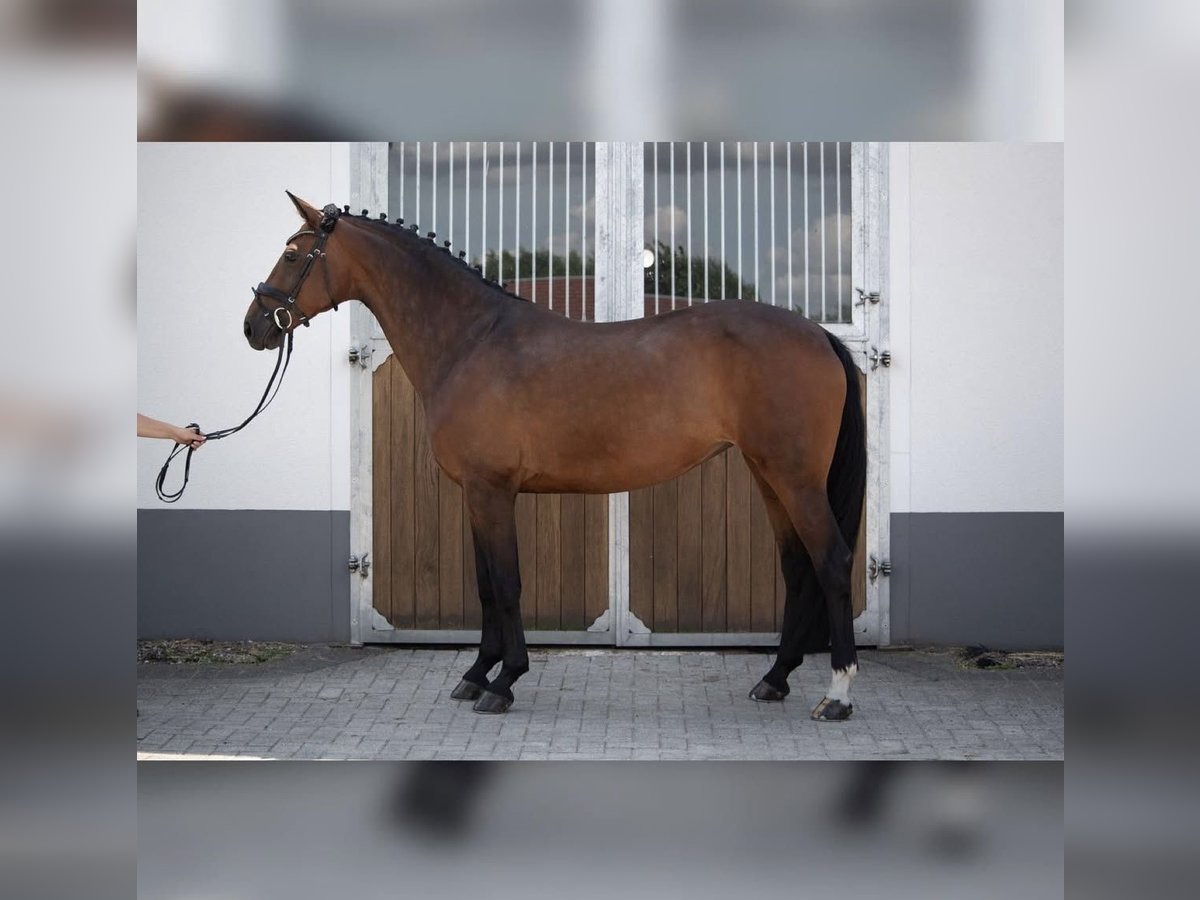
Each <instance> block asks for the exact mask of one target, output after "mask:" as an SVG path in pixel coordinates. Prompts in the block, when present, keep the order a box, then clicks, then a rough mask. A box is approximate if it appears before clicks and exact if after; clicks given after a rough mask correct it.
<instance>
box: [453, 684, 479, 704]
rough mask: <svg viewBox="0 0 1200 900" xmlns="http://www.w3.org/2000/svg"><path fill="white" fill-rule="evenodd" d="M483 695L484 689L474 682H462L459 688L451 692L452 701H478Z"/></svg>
mask: <svg viewBox="0 0 1200 900" xmlns="http://www.w3.org/2000/svg"><path fill="white" fill-rule="evenodd" d="M482 693H483V687H482V686H480V685H478V684H475V682H473V681H460V682H459V683H458V687H456V688H455V689H454V690H452V691H451V692H450V699H451V700H478V699H479V695H480V694H482Z"/></svg>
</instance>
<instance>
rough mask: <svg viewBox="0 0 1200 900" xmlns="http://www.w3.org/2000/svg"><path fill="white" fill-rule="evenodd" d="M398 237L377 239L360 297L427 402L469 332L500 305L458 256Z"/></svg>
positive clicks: (366, 269)
mask: <svg viewBox="0 0 1200 900" xmlns="http://www.w3.org/2000/svg"><path fill="white" fill-rule="evenodd" d="M401 241H403V243H401ZM401 241H397V242H396V243H395V244H387V245H382V244H380V243H378V242H377V243H376V244H375V247H376V253H375V256H374V258H373V259H371V260H369V261H368V264H367V265H366V266H364V267H363V273H364V274H363V275H362V276H361V277H362V281H363V287H362V290H361V297H362V299H363V302H364V303H365V304H366V305H367V307H368V309H370V310H371V312H372V313H373V314H374V315H375V318H376V319H378V320H379V324H380V326H381V327H382V328H383V333H384V334H385V335H386V336H387V339H388V343H389V344H391V345H392V351H393V352H394V353H395V355H396V358H397V360H398V361H399V362H400V365H401V367H403V369H404V372H405V374H406V375H408V380H409V381H411V382H412V384H413V387H414V388H416V390H417V393H418V394H420V395H421V397H422V399H423V400H425V401H428V399H429V395H430V394H431V393H432V392H433V391H434V390H435V389H436V387H437V385H438V384H439V383H440V382H441V380H442V377H443V376H444V374H445V373H446V371H448V370H449V369H450V368H451V367H452V366H453V363H454V361H455V359H456V358H457V356H458V355H459V353H460V352H461V349H462V347H463V346H464V344H465V343H466V341H467V339H468V336H469V334H470V333H471V332H472V331H473V330H474V329H475V327H476V326H477V325H478V323H479V322H480V320H482V319H484V318H485V317H488V316H490V315H494V314H495V313H496V312H497V311H498V310H497V307H496V306H495V304H494V303H489V302H488V298H486V297H485V296H483V292H482V291H481V289H480V288H481V285H479V284H477V283H475V279H473V278H472V277H471V275H470V273H469V272H467V271H465V270H463V271H459V270H460V269H462V267H461V266H459V264H458V263H457V262H456V261H454V260H452V259H450V258H449V257H447V258H446V259H444V260H443V259H439V258H438V257H437V256H436V255H434V254H429V253H428V252H422V250H423V248H418V247H410V246H405V245H406V244H407V243H408V241H407V240H405V239H403V238H402V239H401Z"/></svg>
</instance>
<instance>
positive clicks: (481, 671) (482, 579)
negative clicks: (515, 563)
mask: <svg viewBox="0 0 1200 900" xmlns="http://www.w3.org/2000/svg"><path fill="white" fill-rule="evenodd" d="M472 531H473V529H472ZM474 544H475V577H476V581H477V584H478V587H479V603H480V606H481V607H482V608H483V615H482V619H483V623H482V624H483V628H482V634H481V637H480V639H479V655H478V656H477V657H476V658H475V662H474V663H472V665H471V668H469V669H467V671H466V674H464V675H463V677H462V681H460V682H459V683H458V687H456V688H455V689H454V690H453V691H452V692H451V693H450V696H451V697H452V698H453V699H455V700H478V699H479V697H480V695H481V694H483V692H484V690H485V689H486V688H487V686H488V673H489V672H491V671H492V668H493V667H494V666H495V665H496V663H498V662H500V660H501V658H502V657H503V656H504V638H503V636H502V635H501V633H500V611H499V609H497V607H496V598H495V595H494V594H493V592H492V578H491V575H489V574H488V563H487V555H486V554H485V553H484V550H483V544H482V543H481V542H480V539H479V535H478V534H474Z"/></svg>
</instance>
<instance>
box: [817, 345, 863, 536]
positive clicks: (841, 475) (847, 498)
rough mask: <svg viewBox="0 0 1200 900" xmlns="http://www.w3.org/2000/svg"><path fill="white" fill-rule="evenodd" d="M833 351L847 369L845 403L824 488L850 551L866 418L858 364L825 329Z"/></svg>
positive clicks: (858, 511) (858, 513)
mask: <svg viewBox="0 0 1200 900" xmlns="http://www.w3.org/2000/svg"><path fill="white" fill-rule="evenodd" d="M826 334H827V336H828V338H829V344H830V346H831V347H833V352H834V353H836V354H837V356H838V359H840V360H841V361H842V368H843V369H845V370H846V405H845V406H844V407H843V408H842V427H841V430H840V431H839V432H838V439H837V448H836V449H835V450H834V451H833V463H832V464H831V465H830V467H829V477H828V479H826V482H825V491H826V493H827V494H828V495H829V505H830V506H831V507H832V508H833V515H834V517H835V518H836V519H837V522H838V528H840V529H841V532H842V537H843V538H845V540H846V545H847V546H848V547H849V548H850V551H851V552H853V551H854V545H855V544H856V543H857V542H858V527H859V523H860V522H861V521H862V508H863V497H864V495H865V493H866V489H867V422H866V418H865V417H864V415H863V404H862V387H861V386H860V384H859V371H858V366H857V365H855V363H854V358H853V357H852V356H851V355H850V351H849V350H847V349H846V345H845V344H843V343H842V342H841V341H840V340H838V339H837V338H836V337H835V336H834V335H832V334H828V333H826Z"/></svg>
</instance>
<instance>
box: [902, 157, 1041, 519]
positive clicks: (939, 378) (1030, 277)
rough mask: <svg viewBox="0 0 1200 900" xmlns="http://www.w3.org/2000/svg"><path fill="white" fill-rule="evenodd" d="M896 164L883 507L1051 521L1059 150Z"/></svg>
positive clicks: (908, 159)
mask: <svg viewBox="0 0 1200 900" xmlns="http://www.w3.org/2000/svg"><path fill="white" fill-rule="evenodd" d="M891 161H892V162H891V177H890V188H891V201H892V206H891V221H890V225H891V260H890V262H891V297H892V307H891V341H890V348H891V350H892V353H893V357H894V360H895V361H894V362H893V364H892V370H891V373H890V377H891V379H892V393H891V401H892V425H893V428H892V459H891V477H892V486H893V490H892V510H893V512H960V511H964V512H965V511H969V512H991V511H1034V512H1043V511H1059V510H1061V509H1062V508H1063V363H1062V356H1063V204H1062V198H1063V180H1062V179H1063V168H1062V146H1061V145H1060V144H965V143H955V144H908V145H904V144H899V145H893V148H892V154H891Z"/></svg>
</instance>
